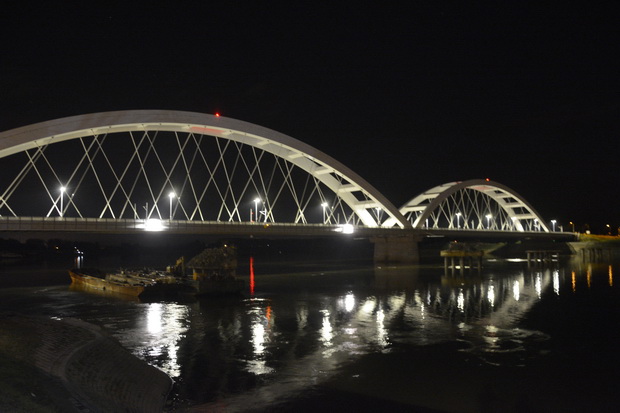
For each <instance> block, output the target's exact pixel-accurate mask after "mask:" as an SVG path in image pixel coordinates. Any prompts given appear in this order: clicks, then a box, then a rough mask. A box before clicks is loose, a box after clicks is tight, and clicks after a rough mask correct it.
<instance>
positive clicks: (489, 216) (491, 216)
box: [485, 214, 493, 229]
mask: <svg viewBox="0 0 620 413" xmlns="http://www.w3.org/2000/svg"><path fill="white" fill-rule="evenodd" d="M485 217H486V219H487V229H491V223H490V221H491V218H493V215H491V214H486V216H485Z"/></svg>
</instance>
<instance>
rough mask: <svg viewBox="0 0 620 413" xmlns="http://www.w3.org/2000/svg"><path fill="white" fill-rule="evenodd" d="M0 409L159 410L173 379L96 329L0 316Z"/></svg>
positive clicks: (73, 322) (79, 323)
mask: <svg viewBox="0 0 620 413" xmlns="http://www.w3.org/2000/svg"><path fill="white" fill-rule="evenodd" d="M0 386H2V388H3V391H2V392H0V411H11V412H87V411H88V412H118V411H124V412H135V413H139V412H158V411H159V412H161V411H163V409H164V405H165V402H166V398H167V396H168V393H169V391H170V389H171V387H172V380H171V379H170V378H169V377H168V376H167V375H166V374H165V373H164V372H162V371H161V370H159V369H157V368H155V367H152V366H150V365H148V364H147V363H145V362H144V361H142V360H140V359H138V358H137V357H135V356H133V355H132V354H130V353H129V352H128V351H127V350H125V349H124V348H123V347H121V345H120V344H119V343H118V342H117V341H116V340H114V339H113V338H112V337H110V336H109V335H107V334H106V333H105V332H104V331H103V330H101V329H100V328H99V327H97V326H95V325H93V324H89V323H86V322H83V321H80V320H77V319H69V318H67V319H53V318H48V317H32V316H25V315H21V314H17V313H0Z"/></svg>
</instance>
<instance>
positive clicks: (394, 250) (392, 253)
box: [370, 235, 423, 264]
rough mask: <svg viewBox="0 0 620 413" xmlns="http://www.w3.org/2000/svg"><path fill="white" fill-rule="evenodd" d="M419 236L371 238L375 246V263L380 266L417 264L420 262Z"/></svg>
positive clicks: (420, 237)
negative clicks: (380, 264)
mask: <svg viewBox="0 0 620 413" xmlns="http://www.w3.org/2000/svg"><path fill="white" fill-rule="evenodd" d="M422 238H423V237H422V236H420V235H404V236H392V237H389V236H386V237H373V238H371V239H370V241H371V242H372V243H373V244H374V245H375V253H374V259H375V263H382V264H417V263H419V262H420V252H419V249H418V243H419V242H420V241H422Z"/></svg>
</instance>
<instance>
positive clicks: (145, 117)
mask: <svg viewBox="0 0 620 413" xmlns="http://www.w3.org/2000/svg"><path fill="white" fill-rule="evenodd" d="M149 131H163V132H174V133H187V134H198V135H207V136H213V137H216V138H222V139H225V140H229V141H234V142H238V143H241V144H244V145H249V146H251V147H254V148H258V149H260V150H261V151H264V152H268V153H271V154H273V155H275V156H276V157H279V158H282V159H284V160H286V161H287V162H290V163H291V164H293V165H295V166H297V167H299V168H300V169H302V170H304V171H305V172H307V173H308V174H310V175H311V176H313V177H314V178H315V179H317V180H318V181H320V182H321V183H322V184H324V185H325V186H326V187H328V188H329V189H330V190H331V191H333V192H334V194H336V195H337V196H338V197H339V198H340V199H342V201H344V203H346V204H347V205H348V206H349V207H350V208H351V210H352V211H353V212H354V213H355V214H356V215H357V217H358V218H359V220H360V222H361V223H362V224H364V225H367V226H377V225H380V219H379V217H380V216H382V213H385V214H386V215H387V216H388V217H389V219H390V220H391V222H392V224H391V226H393V225H398V226H400V227H401V228H408V227H409V228H410V227H411V224H410V223H409V221H407V220H406V219H405V218H404V217H403V216H402V215H401V214H400V212H399V211H398V209H397V208H396V207H395V206H394V205H393V204H392V203H391V202H389V201H388V200H387V199H386V198H385V197H384V196H383V195H382V194H381V193H380V192H379V191H377V190H376V189H375V188H374V187H373V186H371V185H370V184H369V183H368V182H366V181H365V180H364V179H363V178H361V177H360V176H359V175H357V174H356V173H355V172H353V171H352V170H350V169H349V168H347V167H346V166H344V165H343V164H342V163H340V162H338V161H337V160H335V159H334V158H332V157H330V156H328V155H326V154H325V153H323V152H321V151H319V150H317V149H315V148H314V147H312V146H310V145H307V144H305V143H303V142H301V141H299V140H297V139H294V138H292V137H290V136H287V135H284V134H282V133H279V132H276V131H274V130H271V129H268V128H265V127H262V126H259V125H255V124H251V123H248V122H243V121H239V120H235V119H231V118H225V117H220V116H214V115H209V114H202V113H195V112H183V111H168V110H130V111H117V112H103V113H94V114H87V115H80V116H73V117H68V118H62V119H56V120H51V121H47V122H42V123H37V124H33V125H29V126H24V127H20V128H16V129H13V130H9V131H6V132H2V133H0V159H1V158H4V157H7V156H9V155H13V154H17V153H20V152H25V151H28V150H32V149H38V148H42V147H45V146H47V145H50V144H53V143H58V142H63V141H68V140H72V139H81V138H83V137H88V136H94V137H97V136H101V135H103V136H105V135H108V134H113V133H121V132H122V133H127V132H128V133H132V132H149ZM31 162H32V160H31ZM48 194H49V190H48ZM161 195H162V194H161V193H160V194H159V197H158V198H157V199H156V200H157V201H159V199H160V197H161ZM9 196H10V193H7V191H5V192H4V193H0V208H1V207H3V206H4V207H5V208H8V209H9V210H10V206H9V204H8V202H7V198H8V197H9ZM62 199H63V198H62V197H61V198H60V200H61V201H62ZM55 207H56V206H55ZM61 215H62V214H61Z"/></svg>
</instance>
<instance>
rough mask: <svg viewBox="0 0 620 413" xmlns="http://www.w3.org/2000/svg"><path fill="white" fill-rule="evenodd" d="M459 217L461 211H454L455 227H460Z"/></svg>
mask: <svg viewBox="0 0 620 413" xmlns="http://www.w3.org/2000/svg"><path fill="white" fill-rule="evenodd" d="M460 217H461V213H460V212H457V213H456V229H460V228H461V224H460V223H459V218H460Z"/></svg>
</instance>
